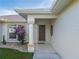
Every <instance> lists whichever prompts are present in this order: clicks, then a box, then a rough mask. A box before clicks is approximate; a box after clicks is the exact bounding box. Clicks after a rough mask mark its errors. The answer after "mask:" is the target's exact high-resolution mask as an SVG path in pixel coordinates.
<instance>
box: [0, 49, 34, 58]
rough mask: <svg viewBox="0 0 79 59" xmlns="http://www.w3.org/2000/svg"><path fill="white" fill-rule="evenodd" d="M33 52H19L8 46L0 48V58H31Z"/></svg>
mask: <svg viewBox="0 0 79 59" xmlns="http://www.w3.org/2000/svg"><path fill="white" fill-rule="evenodd" d="M32 58H33V53H29V52H20V51H17V50H14V49H9V48H0V59H32Z"/></svg>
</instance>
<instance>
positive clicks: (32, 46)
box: [28, 44, 34, 52]
mask: <svg viewBox="0 0 79 59" xmlns="http://www.w3.org/2000/svg"><path fill="white" fill-rule="evenodd" d="M28 52H34V44H28Z"/></svg>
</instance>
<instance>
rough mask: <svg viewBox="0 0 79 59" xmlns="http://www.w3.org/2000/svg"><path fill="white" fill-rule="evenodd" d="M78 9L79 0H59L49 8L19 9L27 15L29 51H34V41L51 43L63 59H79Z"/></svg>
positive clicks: (18, 11)
mask: <svg viewBox="0 0 79 59" xmlns="http://www.w3.org/2000/svg"><path fill="white" fill-rule="evenodd" d="M78 10H79V0H57V1H56V2H55V4H54V6H53V7H52V8H51V9H48V10H44V9H31V10H29V9H17V10H16V12H17V13H18V14H20V15H21V16H23V17H24V18H25V17H27V23H28V30H29V31H28V33H29V35H28V36H29V37H28V39H29V43H28V51H29V52H33V51H34V46H35V44H34V43H50V44H51V45H52V47H53V48H54V49H55V50H56V52H57V53H59V54H60V55H61V57H62V59H79V46H78V45H79V30H78V29H79V27H78V25H79V16H78V15H79V11H78ZM52 27H53V29H52ZM51 29H52V31H51ZM51 32H52V33H53V34H51Z"/></svg>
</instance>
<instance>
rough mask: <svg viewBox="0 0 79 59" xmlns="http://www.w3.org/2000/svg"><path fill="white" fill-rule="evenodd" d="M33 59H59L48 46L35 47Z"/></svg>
mask: <svg viewBox="0 0 79 59" xmlns="http://www.w3.org/2000/svg"><path fill="white" fill-rule="evenodd" d="M33 59H61V58H60V56H59V55H57V53H56V52H55V50H54V49H53V48H52V47H51V45H50V44H38V45H36V49H35V53H34V57H33Z"/></svg>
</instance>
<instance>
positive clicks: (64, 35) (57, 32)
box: [52, 0, 79, 59]
mask: <svg viewBox="0 0 79 59" xmlns="http://www.w3.org/2000/svg"><path fill="white" fill-rule="evenodd" d="M74 1H75V2H73V4H71V5H70V6H69V7H68V8H66V9H65V10H64V11H63V12H62V13H61V14H60V16H59V17H58V19H57V20H56V23H55V24H54V35H53V38H52V39H53V40H52V42H53V43H52V45H53V47H54V48H55V50H56V51H57V52H58V53H59V54H60V55H61V57H62V58H63V59H79V0H74Z"/></svg>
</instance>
